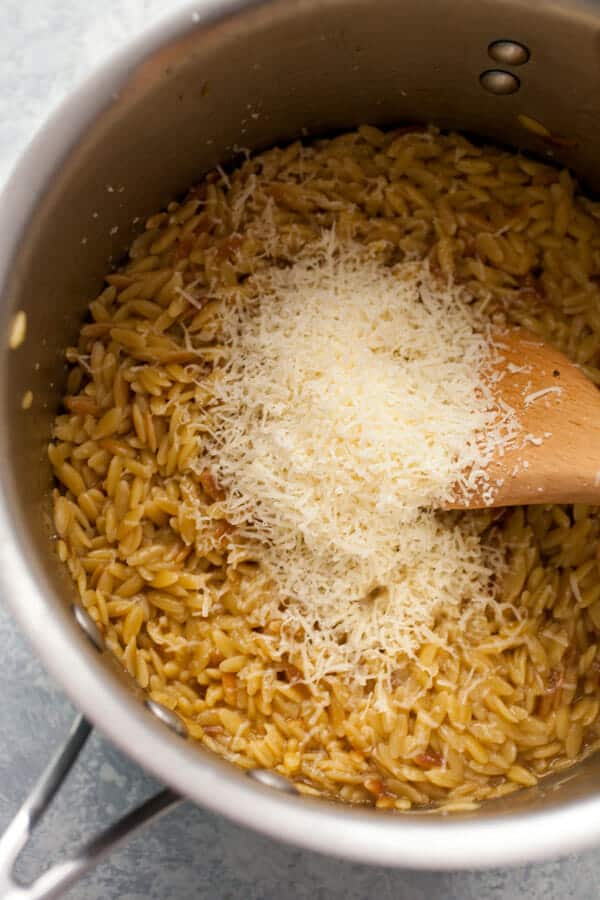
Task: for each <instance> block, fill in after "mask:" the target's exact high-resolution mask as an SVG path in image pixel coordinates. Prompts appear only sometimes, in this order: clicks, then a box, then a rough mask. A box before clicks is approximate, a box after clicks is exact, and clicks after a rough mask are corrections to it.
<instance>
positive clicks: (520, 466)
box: [453, 328, 600, 509]
mask: <svg viewBox="0 0 600 900" xmlns="http://www.w3.org/2000/svg"><path fill="white" fill-rule="evenodd" d="M495 343H497V344H498V346H499V350H498V355H499V359H498V361H497V363H495V367H494V370H493V373H492V377H490V380H489V383H490V386H491V388H492V391H493V393H494V396H495V397H496V398H497V400H498V401H499V402H500V401H502V402H504V403H505V404H507V405H508V406H509V407H512V409H514V411H515V414H516V417H517V419H518V421H519V423H520V428H521V435H520V436H519V437H518V438H517V440H516V441H515V442H514V445H512V446H509V447H507V448H505V449H504V452H503V454H502V455H500V454H499V455H497V456H496V457H495V458H494V459H493V460H492V461H491V463H490V464H489V465H488V466H487V468H486V470H485V471H486V475H487V478H486V481H488V483H489V485H491V486H492V491H491V494H492V496H491V502H490V498H489V495H488V492H487V491H486V490H485V489H483V490H482V492H481V493H475V494H473V495H471V496H469V497H467V498H464V499H461V500H457V502H456V504H455V505H453V508H454V509H480V508H482V507H487V506H516V505H521V504H534V503H587V504H600V390H598V388H597V387H596V386H595V385H594V384H593V383H592V382H591V381H590V380H589V379H588V378H586V376H585V375H584V374H583V373H582V372H581V370H580V369H579V368H578V367H577V366H576V365H575V364H574V363H572V362H571V361H570V360H568V359H567V357H566V356H564V355H563V354H562V353H559V351H558V350H555V349H554V348H553V347H551V346H549V345H548V344H546V343H545V342H544V341H542V340H541V339H540V338H538V337H536V336H535V335H533V334H531V333H530V332H526V331H522V330H520V329H516V328H515V329H508V330H507V331H506V332H502V333H500V334H498V335H497V337H496V338H495ZM500 357H501V358H500ZM484 496H485V499H484ZM486 500H487V502H486Z"/></svg>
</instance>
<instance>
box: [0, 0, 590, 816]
mask: <svg viewBox="0 0 600 900" xmlns="http://www.w3.org/2000/svg"><path fill="white" fill-rule="evenodd" d="M596 13H598V18H596ZM599 20H600V11H599V10H597V9H594V8H593V7H584V6H578V5H577V4H569V5H567V4H566V3H565V5H564V6H560V5H559V4H554V5H552V4H544V3H541V2H531V0H529V2H522V3H521V2H516V0H513V2H491V0H465V2H458V3H457V2H456V0H430V2H427V3H425V2H422V0H401V2H400V0H378V2H377V3H374V2H373V0H347V2H344V0H328V2H325V3H324V2H306V0H305V2H302V0H292V2H285V3H284V2H281V3H276V2H275V3H267V4H265V5H257V6H254V7H251V8H249V9H246V10H245V11H238V12H236V11H235V10H233V9H230V10H229V12H228V13H227V14H226V15H224V17H223V18H221V19H220V20H214V21H213V22H211V23H209V24H208V25H203V26H202V27H200V26H194V25H193V23H192V21H191V18H190V21H189V22H188V26H187V28H186V29H183V30H182V31H181V33H180V34H179V36H177V37H176V38H175V39H173V40H170V41H169V42H168V43H166V44H165V45H164V46H162V47H161V48H160V49H159V50H158V51H157V52H155V53H154V54H153V55H151V56H150V57H148V58H146V59H145V60H144V61H142V62H140V63H139V64H137V65H136V66H135V67H134V68H133V70H132V71H131V72H130V73H129V74H128V76H127V77H126V78H124V79H123V80H122V84H121V85H120V89H119V91H118V92H117V93H116V94H115V93H114V92H113V91H111V93H110V95H107V96H106V98H104V97H103V96H102V91H104V90H105V86H103V84H102V83H99V86H98V91H99V96H98V98H97V102H98V106H102V107H103V109H102V112H101V114H99V115H98V116H97V117H96V118H95V120H94V123H93V124H92V126H91V127H89V128H88V129H87V131H86V132H85V133H84V134H83V135H82V136H81V137H80V139H79V140H78V141H77V142H76V144H75V145H74V146H73V148H72V151H71V152H70V154H69V155H68V157H67V159H66V160H65V161H64V164H63V165H62V167H61V168H60V170H59V171H57V172H56V173H55V175H54V177H53V179H52V180H51V182H50V183H48V184H47V191H46V194H45V196H44V198H43V200H42V201H41V202H40V203H39V204H38V205H37V207H36V209H35V212H34V216H33V217H32V219H31V221H30V222H29V225H28V227H27V229H26V230H25V232H24V234H23V235H22V238H21V240H20V244H19V248H18V252H17V255H16V257H15V259H14V261H13V265H12V268H11V275H10V278H9V279H8V281H7V284H6V287H5V291H4V297H3V304H2V309H1V311H0V315H1V316H2V325H3V333H4V334H7V333H8V328H9V323H10V319H11V316H12V314H13V313H14V311H15V310H17V309H23V310H25V311H26V313H27V320H28V331H27V339H26V341H25V344H24V345H23V346H22V347H21V348H19V349H18V350H16V351H10V350H8V349H5V350H3V352H2V353H3V355H2V359H1V363H0V364H1V367H2V371H1V385H2V387H1V391H2V394H1V404H2V405H1V409H0V417H1V432H2V433H1V436H0V441H1V451H0V452H1V455H2V461H3V465H4V472H3V477H4V478H5V482H6V485H7V488H6V490H7V494H8V502H9V503H10V504H11V516H12V518H13V522H14V527H15V529H17V531H18V533H19V535H20V538H21V540H22V542H23V544H24V546H25V547H26V549H27V553H28V555H29V559H30V565H31V568H32V569H33V570H34V572H35V573H36V574H37V576H38V577H39V579H40V583H41V584H42V585H43V587H44V589H45V590H46V596H47V604H48V606H49V607H50V608H52V610H53V611H54V614H55V615H56V616H65V627H67V619H68V617H67V616H66V614H65V609H66V605H67V602H68V600H69V599H70V598H72V597H73V589H72V586H71V584H70V582H69V580H68V578H67V577H66V576H65V573H64V572H63V570H62V567H61V566H59V565H58V563H57V561H56V560H55V557H54V553H53V550H52V548H51V544H50V540H49V535H50V532H51V528H50V525H49V517H48V512H47V511H48V493H49V488H50V485H51V476H50V471H49V468H48V465H47V461H46V454H45V445H46V443H47V439H48V434H49V428H50V422H51V419H52V416H53V415H54V413H55V411H56V409H57V405H58V398H59V396H60V393H61V388H62V386H63V383H64V373H65V368H64V361H63V349H64V347H66V346H67V345H68V344H69V343H71V342H72V341H73V340H74V339H75V337H76V334H77V331H78V329H79V326H80V323H81V321H82V318H83V316H84V313H85V308H86V305H87V303H88V302H89V300H90V299H91V298H92V297H93V296H94V294H95V293H96V292H97V291H98V289H99V287H100V285H101V283H102V275H103V274H104V273H105V272H106V270H107V268H108V267H109V266H110V265H111V264H113V263H116V262H117V261H118V260H119V258H120V257H121V256H122V254H123V252H124V251H125V249H126V247H127V246H128V244H129V243H130V241H131V239H132V237H133V235H134V234H135V233H136V230H137V229H138V228H139V226H138V225H136V224H135V223H136V221H138V220H141V221H143V219H144V217H145V216H146V215H148V214H149V213H151V212H153V211H156V210H158V209H159V208H161V207H162V206H164V204H165V203H166V202H168V201H169V200H170V199H172V198H173V197H175V196H177V195H178V194H179V193H180V192H182V191H183V190H184V189H185V188H186V187H187V186H188V185H190V184H192V183H193V182H194V181H195V180H197V179H198V178H199V177H200V176H201V175H202V174H203V172H205V171H206V170H207V169H208V168H210V167H211V166H213V165H215V164H216V163H218V162H227V161H232V160H235V159H236V158H239V154H240V152H241V151H240V148H250V149H257V148H263V147H266V146H269V145H271V144H273V143H275V142H278V141H284V140H289V139H293V138H295V137H298V136H302V135H305V136H311V135H319V134H324V133H328V132H332V131H335V130H339V129H343V128H348V127H352V126H354V125H357V124H360V123H361V122H369V123H372V124H392V123H394V124H395V123H407V122H415V121H417V122H433V123H435V124H437V125H439V126H440V127H442V128H458V129H461V130H464V131H467V132H471V133H475V134H478V135H481V136H485V137H489V138H491V139H493V140H495V141H499V142H502V143H506V144H509V145H511V146H514V147H520V148H524V149H527V150H529V151H530V152H532V153H534V154H536V155H539V156H543V157H548V156H553V157H554V158H556V159H557V160H560V161H562V162H565V163H567V164H569V165H570V166H572V167H573V168H574V169H575V171H576V172H577V173H578V174H579V175H580V176H581V177H582V179H583V180H584V182H585V183H586V185H587V186H588V188H590V189H594V188H598V187H599V186H600V165H599V164H598V160H599V159H600V54H599V53H598V48H599V41H598V21H599ZM502 38H511V39H515V40H519V41H521V42H522V43H524V44H526V45H527V46H528V47H529V49H530V51H531V59H530V61H529V62H528V63H527V64H525V65H524V66H522V67H520V68H519V69H518V70H516V69H515V72H516V73H517V74H518V75H519V77H520V79H521V88H520V90H519V91H518V92H517V93H515V94H513V95H511V96H493V95H491V94H489V93H487V92H485V91H484V90H483V89H482V87H481V86H480V84H479V76H480V73H481V72H483V71H484V70H485V69H487V68H490V67H492V66H493V63H492V62H491V61H490V59H489V57H488V54H487V47H488V45H489V43H490V42H491V41H493V40H496V39H502ZM88 99H89V92H88ZM523 114H524V115H527V116H530V117H534V118H535V119H537V120H538V121H540V122H541V123H543V125H544V126H546V127H547V128H548V129H549V131H550V132H551V133H552V134H553V135H558V136H559V137H560V138H562V139H565V138H566V139H567V140H566V141H565V140H559V141H558V142H557V141H550V142H548V140H544V139H542V138H540V137H539V136H535V135H533V134H532V133H530V132H529V131H528V130H526V129H524V128H523V126H522V124H520V121H519V119H518V116H519V115H523ZM82 115H83V111H82ZM27 390H31V391H32V392H33V397H34V399H33V405H32V407H31V409H29V410H28V411H23V410H22V409H21V399H22V397H23V394H24V393H25V391H27ZM24 602H26V598H24ZM73 640H82V639H81V636H80V635H79V634H78V633H77V632H76V631H75V630H73ZM110 677H114V675H113V676H110ZM123 689H124V688H123V686H122V685H120V686H116V687H115V690H123ZM166 739H170V738H169V737H168V736H166ZM563 780H564V781H565V783H564V784H563V785H562V786H561V787H560V789H558V788H557V785H558V784H559V783H560V781H561V779H559V778H557V779H555V781H554V783H553V782H552V781H547V782H545V784H544V785H543V787H541V788H536V789H534V790H530V791H527V792H523V793H521V794H519V795H517V796H516V797H513V798H512V799H507V800H504V801H502V802H498V803H496V804H490V805H489V806H488V807H486V808H485V810H484V811H483V812H482V813H478V814H477V815H484V816H489V815H491V814H492V813H493V812H494V811H498V810H501V811H502V812H509V811H511V810H515V809H517V808H519V809H523V808H527V809H533V808H540V807H542V806H544V807H547V806H548V805H553V804H556V803H565V802H568V801H574V800H575V799H577V798H579V797H583V796H585V795H587V794H589V793H590V792H591V791H593V790H594V789H595V788H596V785H598V783H599V782H600V759H598V760H595V759H590V760H588V761H586V762H585V763H583V764H581V765H580V766H578V767H577V768H576V770H574V771H573V772H572V773H570V774H569V776H568V778H566V779H565V778H563Z"/></svg>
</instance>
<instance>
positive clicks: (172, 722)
mask: <svg viewBox="0 0 600 900" xmlns="http://www.w3.org/2000/svg"><path fill="white" fill-rule="evenodd" d="M144 706H145V707H146V709H148V710H149V711H150V712H151V713H152V715H153V716H154V717H155V718H157V719H159V720H160V721H161V722H162V723H163V725H166V726H167V728H170V729H171V731H174V732H175V734H178V735H179V737H182V738H186V737H187V736H188V730H187V727H186V724H185V722H184V721H183V720H182V719H180V718H179V716H178V715H177V713H174V712H173V710H172V709H169V708H168V707H167V706H163V705H162V703H157V702H156V700H150V699H148V700H144Z"/></svg>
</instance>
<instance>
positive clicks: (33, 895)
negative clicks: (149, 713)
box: [0, 716, 183, 900]
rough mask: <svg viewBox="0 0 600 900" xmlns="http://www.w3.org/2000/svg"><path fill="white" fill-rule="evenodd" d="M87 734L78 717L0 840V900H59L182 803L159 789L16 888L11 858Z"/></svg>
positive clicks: (86, 726) (89, 728) (86, 724)
mask: <svg viewBox="0 0 600 900" xmlns="http://www.w3.org/2000/svg"><path fill="white" fill-rule="evenodd" d="M91 731H92V726H91V725H90V723H89V722H88V721H87V719H85V718H84V717H83V716H78V717H77V718H76V719H75V721H74V722H73V725H72V726H71V730H70V731H69V734H68V736H67V739H66V741H65V743H64V744H63V746H62V747H61V748H60V749H59V750H58V752H57V753H56V754H55V756H54V757H53V759H52V760H51V761H50V763H49V764H48V766H47V768H46V770H45V772H44V773H43V775H42V776H41V778H40V779H39V781H38V783H37V784H36V785H35V787H34V788H33V790H32V791H31V793H30V794H29V796H28V797H27V799H26V800H25V802H24V803H23V805H22V806H21V808H20V810H19V811H18V813H17V814H16V816H15V817H14V819H13V820H12V822H11V823H10V824H9V826H8V828H7V829H6V831H5V832H4V834H3V835H2V837H0V897H1V898H2V900H54V898H57V897H61V896H62V895H63V894H64V892H65V891H66V890H68V888H70V887H71V885H72V884H74V882H76V881H77V880H78V879H79V878H81V876H82V875H84V874H85V873H86V872H87V871H88V870H89V869H91V868H93V867H94V866H95V865H96V864H97V863H98V862H99V861H100V860H101V859H102V857H103V856H105V855H106V854H107V853H108V852H109V851H111V850H112V849H113V848H114V847H116V845H117V844H119V843H120V842H121V841H123V840H125V839H126V838H127V837H129V835H130V834H132V832H134V831H135V830H136V829H137V828H140V827H141V826H142V825H146V824H148V823H149V822H151V821H152V820H153V819H156V818H158V816H160V815H162V814H163V813H165V812H167V811H168V810H169V809H172V808H173V807H174V806H176V805H177V804H178V803H181V802H182V799H183V798H182V797H180V796H179V795H178V794H176V793H175V792H174V791H171V790H169V789H165V790H163V791H159V793H158V794H155V795H154V797H150V799H148V800H146V801H145V803H142V804H141V806H138V807H137V808H136V809H133V810H132V811H131V812H130V813H127V814H126V815H125V816H123V817H122V818H121V819H119V820H118V821H117V822H115V823H114V824H113V825H110V826H109V827H108V828H107V829H106V830H105V831H102V832H100V834H99V835H97V837H95V838H93V839H92V840H91V841H89V842H88V843H87V844H84V846H83V847H82V848H81V850H80V851H79V853H77V855H76V856H73V857H72V858H71V859H67V860H65V861H64V862H61V863H57V864H56V865H54V866H51V867H50V868H49V869H47V870H46V872H44V874H43V875H40V877H39V878H38V879H37V880H36V881H34V882H33V883H32V884H30V885H23V884H19V883H18V882H17V881H16V880H15V877H14V874H13V869H14V865H15V862H16V860H17V857H18V856H19V854H20V852H21V850H22V849H23V848H24V847H25V845H26V844H27V841H28V840H29V838H30V836H31V833H32V831H33V829H34V828H35V826H36V825H37V823H38V822H39V821H40V819H41V818H42V816H43V815H44V813H45V812H46V810H47V809H48V807H49V805H50V803H51V802H52V799H53V797H54V795H55V794H56V792H57V791H58V789H59V788H60V786H61V784H62V783H63V781H64V780H65V778H66V776H67V775H68V773H69V771H70V770H71V767H72V766H73V764H74V763H75V761H76V760H77V757H78V756H79V753H80V751H81V749H82V747H83V745H84V744H85V742H86V740H87V739H88V737H89V735H90V733H91Z"/></svg>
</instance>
